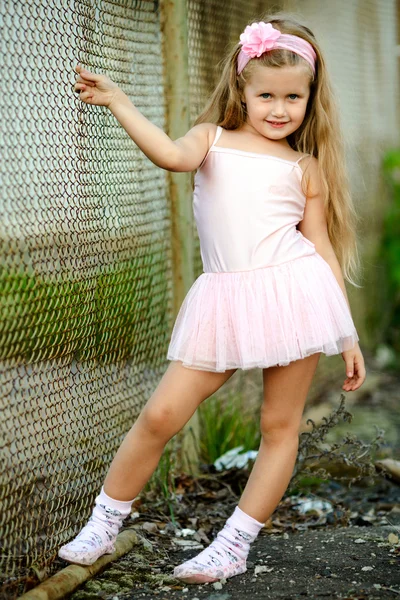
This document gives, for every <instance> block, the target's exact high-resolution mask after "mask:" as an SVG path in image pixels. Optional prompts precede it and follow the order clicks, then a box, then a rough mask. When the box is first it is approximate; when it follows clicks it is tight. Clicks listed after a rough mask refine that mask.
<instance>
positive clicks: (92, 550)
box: [58, 488, 133, 565]
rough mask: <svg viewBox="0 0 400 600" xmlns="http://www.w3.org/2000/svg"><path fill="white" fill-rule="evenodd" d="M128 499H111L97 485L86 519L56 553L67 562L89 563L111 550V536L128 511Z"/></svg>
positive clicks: (115, 535)
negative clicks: (92, 505) (92, 506)
mask: <svg viewBox="0 0 400 600" xmlns="http://www.w3.org/2000/svg"><path fill="white" fill-rule="evenodd" d="M132 502H133V500H128V501H126V502H125V501H121V500H114V499H113V498H110V496H107V494H106V493H105V491H104V488H101V492H100V494H99V495H98V496H97V498H96V499H95V506H94V508H93V512H92V515H91V517H90V519H89V521H88V522H87V524H86V525H85V527H84V528H83V529H82V530H81V531H80V533H79V534H78V535H77V536H76V538H75V539H73V540H72V541H71V542H69V543H68V544H66V545H65V546H62V548H60V550H59V552H58V555H59V556H60V557H61V558H64V559H65V560H69V561H70V562H76V563H78V564H85V565H89V564H92V563H93V562H95V561H96V560H97V558H98V557H99V556H101V555H102V554H107V553H108V554H109V553H110V552H113V551H114V542H115V539H116V537H117V535H118V532H119V530H120V528H121V525H122V522H123V520H124V519H125V518H126V517H127V516H128V515H129V514H130V512H131V507H132Z"/></svg>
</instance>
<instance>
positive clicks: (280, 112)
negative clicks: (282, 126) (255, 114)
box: [272, 102, 285, 118]
mask: <svg viewBox="0 0 400 600" xmlns="http://www.w3.org/2000/svg"><path fill="white" fill-rule="evenodd" d="M272 115H273V116H274V117H277V118H281V117H283V116H284V115H285V107H284V106H283V103H281V102H279V103H276V104H274V106H273V108H272Z"/></svg>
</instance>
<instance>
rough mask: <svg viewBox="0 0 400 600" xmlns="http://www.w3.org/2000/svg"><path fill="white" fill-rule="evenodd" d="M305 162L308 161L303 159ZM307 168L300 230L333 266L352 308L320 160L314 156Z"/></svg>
mask: <svg viewBox="0 0 400 600" xmlns="http://www.w3.org/2000/svg"><path fill="white" fill-rule="evenodd" d="M303 162H304V163H305V162H306V161H303ZM307 162H308V167H307V168H306V172H305V175H306V182H307V190H308V192H307V202H306V206H305V209H304V216H303V220H302V221H300V223H299V224H298V230H299V231H300V232H301V233H302V234H303V235H304V237H306V238H307V239H308V240H310V241H311V242H313V244H315V249H316V251H317V252H318V254H320V256H322V258H323V259H324V260H325V261H326V262H327V263H328V264H329V266H330V267H331V269H332V271H333V273H334V275H335V277H336V279H337V281H338V283H339V285H340V287H341V289H342V291H343V294H344V297H345V298H346V301H347V304H348V306H349V308H350V303H349V299H348V296H347V291H346V286H345V283H344V279H343V274H342V269H341V267H340V264H339V261H338V259H337V257H336V254H335V252H334V250H333V247H332V244H331V241H330V239H329V235H328V227H327V223H326V217H325V209H324V203H323V200H322V196H321V193H320V184H319V175H318V161H317V159H316V158H312V159H311V160H310V161H307ZM300 164H301V163H300Z"/></svg>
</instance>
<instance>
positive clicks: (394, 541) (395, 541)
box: [388, 533, 399, 544]
mask: <svg viewBox="0 0 400 600" xmlns="http://www.w3.org/2000/svg"><path fill="white" fill-rule="evenodd" d="M388 542H389V544H398V543H399V536H398V535H396V534H395V533H389V535H388Z"/></svg>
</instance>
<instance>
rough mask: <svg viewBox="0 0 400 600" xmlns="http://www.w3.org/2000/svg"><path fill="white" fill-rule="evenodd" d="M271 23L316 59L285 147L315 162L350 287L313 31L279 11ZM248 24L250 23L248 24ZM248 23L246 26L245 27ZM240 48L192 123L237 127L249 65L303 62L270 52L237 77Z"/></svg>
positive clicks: (344, 192) (349, 246) (344, 215)
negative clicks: (299, 120)
mask: <svg viewBox="0 0 400 600" xmlns="http://www.w3.org/2000/svg"><path fill="white" fill-rule="evenodd" d="M261 20H262V21H264V22H265V23H271V24H272V25H273V27H275V28H276V29H279V31H281V32H282V33H289V34H292V35H297V36H299V37H301V38H303V39H305V40H307V42H309V43H310V44H311V45H312V46H313V48H314V50H315V52H316V55H317V61H316V73H315V76H313V74H312V71H311V68H310V69H309V71H310V98H309V101H308V105H307V110H306V114H305V117H304V121H303V123H302V124H301V126H300V127H299V129H297V130H296V131H295V132H293V133H292V134H291V135H290V136H288V138H287V141H288V143H289V145H290V146H291V148H293V149H294V150H297V151H298V152H302V153H307V154H311V155H312V156H314V157H316V158H317V159H318V168H319V174H320V179H321V182H322V194H323V199H324V204H325V215H326V220H327V227H328V234H329V238H330V241H331V244H332V247H333V249H334V251H335V254H336V256H337V259H338V261H339V264H340V266H341V268H342V271H343V277H344V278H345V279H346V280H347V281H348V282H349V283H351V284H352V285H354V286H355V287H362V286H360V285H358V284H357V283H356V282H355V281H354V278H356V277H357V276H358V275H359V271H360V269H361V265H360V257H359V252H358V248H357V234H356V220H357V218H358V217H357V213H356V211H355V208H354V205H353V201H352V198H351V195H350V191H349V183H348V180H347V173H346V168H345V158H344V143H343V138H342V134H341V132H340V126H339V118H338V111H337V107H336V103H335V99H334V94H333V91H332V87H331V84H330V80H329V76H328V73H327V69H326V65H325V61H324V58H323V56H322V53H321V50H320V48H319V46H318V43H317V41H316V39H315V37H314V35H313V33H312V32H311V31H310V29H308V27H305V26H304V25H302V24H300V23H299V22H298V21H297V19H294V18H293V17H292V16H291V15H288V14H286V13H285V14H284V13H276V14H274V15H271V16H265V17H264V18H262V19H261ZM251 22H252V21H250V23H251ZM250 23H249V24H250ZM240 48H241V46H240V45H239V44H235V46H234V47H233V48H232V49H231V51H230V52H229V53H228V55H227V56H226V57H225V58H224V59H223V61H222V73H221V77H220V79H219V82H218V83H217V86H216V87H215V90H214V92H213V93H212V95H211V97H210V99H209V101H208V103H207V105H206V107H205V109H204V110H203V112H202V113H201V114H200V115H199V117H198V118H197V119H196V121H195V123H194V124H195V125H197V124H198V123H205V122H208V123H215V124H217V125H221V127H223V128H224V129H238V128H239V127H241V126H242V125H243V124H244V123H245V121H246V109H245V107H244V106H243V105H242V101H241V99H242V92H243V89H244V86H245V84H246V81H248V79H249V77H250V76H251V73H252V71H253V70H254V66H255V65H261V66H266V67H282V66H286V65H290V66H295V65H298V64H304V65H308V63H307V62H306V61H305V60H304V59H303V58H302V57H300V56H299V55H298V54H294V53H293V52H291V51H289V50H281V49H275V50H272V51H269V52H265V53H264V54H262V55H261V56H260V57H259V58H253V59H251V60H250V61H249V62H248V64H247V65H246V67H245V68H244V69H243V71H242V73H241V74H240V75H237V56H238V54H239V51H240Z"/></svg>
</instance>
